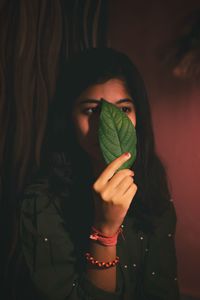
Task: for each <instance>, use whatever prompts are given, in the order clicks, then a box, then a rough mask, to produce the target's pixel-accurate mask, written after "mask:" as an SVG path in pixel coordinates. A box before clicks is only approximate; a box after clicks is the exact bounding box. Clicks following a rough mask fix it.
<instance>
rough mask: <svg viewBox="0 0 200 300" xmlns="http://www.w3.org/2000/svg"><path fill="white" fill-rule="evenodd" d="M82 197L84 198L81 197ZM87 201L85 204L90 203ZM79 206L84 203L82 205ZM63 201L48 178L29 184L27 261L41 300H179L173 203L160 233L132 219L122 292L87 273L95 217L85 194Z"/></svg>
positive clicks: (122, 251)
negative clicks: (96, 282)
mask: <svg viewBox="0 0 200 300" xmlns="http://www.w3.org/2000/svg"><path fill="white" fill-rule="evenodd" d="M77 197H79V199H77ZM84 201H85V202H84ZM77 203H81V204H80V206H79V204H77ZM64 204H65V205H64V207H65V209H64V208H63V199H61V197H60V196H58V195H55V194H52V193H51V187H50V185H49V182H48V180H47V179H42V180H40V181H38V182H36V183H34V184H32V185H30V186H28V187H27V188H26V190H25V193H24V198H23V200H22V202H21V207H20V212H21V213H20V239H21V248H22V253H23V257H24V261H25V263H26V265H27V267H28V270H29V274H30V275H29V276H30V282H31V284H32V287H33V290H34V291H35V292H36V294H37V295H38V296H37V297H38V298H37V299H48V300H64V299H69V300H89V299H90V300H92V299H93V300H178V299H180V298H179V288H178V280H177V261H176V251H175V243H174V235H175V226H176V214H175V210H174V206H173V203H172V202H169V207H168V209H166V210H165V212H164V213H163V214H162V215H161V216H159V217H157V218H156V219H155V224H156V226H155V230H154V231H153V232H149V233H146V232H143V231H141V230H138V229H136V227H135V226H134V216H129V215H127V216H126V218H125V219H124V222H123V224H122V229H123V235H120V236H119V238H118V243H117V255H118V256H119V257H120V262H119V264H118V266H117V288H116V292H114V293H109V292H106V291H104V290H101V289H99V288H98V287H96V286H95V285H93V284H92V283H91V282H90V281H89V280H88V279H87V276H86V273H85V264H86V262H85V259H84V253H85V252H86V251H87V247H88V236H89V232H90V226H91V222H92V221H91V220H92V218H91V216H90V215H89V214H88V215H87V214H86V212H88V211H89V208H88V206H87V204H86V200H85V195H84V194H83V193H82V192H81V193H80V191H79V193H78V194H77V195H76V193H75V194H73V196H72V195H70V194H69V195H68V196H66V198H65V197H64Z"/></svg>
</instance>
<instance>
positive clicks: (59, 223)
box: [20, 48, 179, 300]
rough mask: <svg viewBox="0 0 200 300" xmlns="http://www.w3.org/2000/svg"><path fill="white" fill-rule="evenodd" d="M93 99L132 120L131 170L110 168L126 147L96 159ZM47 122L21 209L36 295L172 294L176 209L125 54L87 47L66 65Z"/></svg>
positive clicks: (171, 296)
mask: <svg viewBox="0 0 200 300" xmlns="http://www.w3.org/2000/svg"><path fill="white" fill-rule="evenodd" d="M101 99H105V100H106V101H108V102H110V103H112V104H114V105H115V106H116V107H118V108H119V109H120V110H122V111H123V112H124V113H125V114H127V116H128V117H129V119H130V120H131V122H132V124H133V125H134V127H135V128H136V133H137V157H136V160H135V162H134V164H133V166H132V167H131V169H124V170H120V171H119V170H118V168H119V167H120V166H121V165H122V164H123V163H124V162H125V161H127V160H128V159H130V154H129V153H123V154H122V155H121V156H120V157H117V158H116V159H115V160H113V161H112V162H111V163H110V164H108V165H106V163H105V162H104V159H103V156H102V153H101V151H100V147H99V142H98V124H99V112H100V110H101V101H100V100H101ZM48 123H49V125H48V126H47V134H46V139H45V142H44V148H43V162H45V163H44V164H43V167H42V169H41V171H40V172H39V173H38V174H37V176H36V178H35V180H34V181H33V183H31V184H29V185H27V188H26V190H25V193H24V198H23V199H22V202H21V208H20V211H21V230H20V237H21V245H22V252H23V255H24V259H25V263H26V265H27V267H28V270H29V274H30V278H31V282H32V285H33V287H34V291H35V292H36V294H37V297H41V299H52V300H53V299H54V300H57V299H59V300H61V299H69V300H72V299H73V300H78V299H99V300H101V299H104V300H105V299H108V300H110V299H120V300H122V299H123V300H129V299H138V300H140V299H141V300H142V299H148V300H150V299H154V300H155V299H170V300H173V299H179V289H178V284H177V269H176V252H175V246H174V233H175V225H176V214H175V210H174V206H173V203H172V202H171V201H170V193H169V190H168V186H167V179H166V174H165V171H164V168H163V165H162V164H161V162H160V160H159V158H158V156H157V155H156V153H155V146H154V138H153V132H152V124H151V117H150V111H149V104H148V102H147V97H146V92H145V87H144V84H143V81H142V79H141V77H140V75H139V73H138V71H137V69H136V68H135V66H134V65H133V64H132V62H131V61H130V60H129V58H128V57H127V56H126V55H124V54H122V53H120V52H117V51H115V50H113V49H107V48H104V49H88V50H85V51H83V52H82V53H80V54H79V55H77V56H76V57H75V58H74V59H73V60H71V61H70V62H68V63H67V64H66V65H64V66H63V68H62V70H61V73H60V76H59V78H58V85H57V91H56V94H55V100H54V102H53V104H52V106H51V108H50V112H49V122H48ZM47 158H48V159H47Z"/></svg>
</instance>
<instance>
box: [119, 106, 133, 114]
mask: <svg viewBox="0 0 200 300" xmlns="http://www.w3.org/2000/svg"><path fill="white" fill-rule="evenodd" d="M120 108H121V110H122V111H123V112H124V113H130V112H131V107H127V106H123V107H120Z"/></svg>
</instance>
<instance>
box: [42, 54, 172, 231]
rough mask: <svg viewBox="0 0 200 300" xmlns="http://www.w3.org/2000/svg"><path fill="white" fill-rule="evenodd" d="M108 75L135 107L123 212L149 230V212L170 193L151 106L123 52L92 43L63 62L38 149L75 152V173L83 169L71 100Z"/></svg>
mask: <svg viewBox="0 0 200 300" xmlns="http://www.w3.org/2000/svg"><path fill="white" fill-rule="evenodd" d="M112 78H118V79H121V80H123V82H124V84H125V86H126V88H127V90H128V91H129V93H130V95H131V96H132V99H133V101H134V105H135V109H136V119H137V125H136V132H137V140H138V141H137V158H136V161H135V163H134V165H133V169H134V172H135V182H136V184H137V185H138V191H137V193H136V196H135V199H134V201H133V202H132V205H131V207H130V209H129V212H128V214H130V215H131V214H134V215H135V219H136V220H137V224H138V226H139V227H140V228H142V230H150V229H151V228H152V225H153V222H152V220H153V219H154V217H156V216H159V215H160V214H162V213H163V212H164V210H165V209H166V208H167V207H168V205H169V203H170V202H169V200H170V192H169V188H168V183H167V178H166V172H165V169H164V167H163V164H162V163H161V161H160V159H159V157H158V155H157V154H156V151H155V142H154V135H153V129H152V121H151V114H150V107H149V103H148V99H147V93H146V89H145V86H144V82H143V80H142V77H141V75H140V73H139V72H138V70H137V68H136V66H135V65H134V64H133V63H132V61H131V60H130V59H129V58H128V57H127V55H125V54H123V53H121V52H118V51H116V50H114V49H111V48H98V49H97V48H92V49H87V50H84V51H83V52H81V53H79V54H78V55H76V57H74V58H73V59H71V60H70V61H69V62H68V63H66V64H64V65H63V67H62V69H61V72H60V76H59V78H58V85H57V90H56V94H55V99H54V101H53V104H52V106H51V108H50V111H49V123H48V124H49V125H48V126H47V133H46V141H45V143H44V145H45V146H44V149H43V150H44V153H45V157H47V156H48V157H49V154H52V153H61V152H62V153H68V155H69V156H70V155H71V157H73V154H74V153H76V158H78V164H77V168H78V172H79V175H80V172H81V170H84V172H87V170H88V168H87V165H86V163H85V162H86V161H87V159H86V155H85V153H84V152H83V151H82V150H81V149H80V148H79V146H78V144H77V143H76V140H75V139H74V133H73V125H72V122H71V111H72V107H73V103H74V100H75V99H76V98H77V97H78V96H79V95H80V94H81V92H83V91H84V90H85V89H86V88H88V87H89V86H91V85H93V84H97V83H103V82H106V81H107V80H109V79H112ZM76 151H78V152H76ZM77 153H79V155H77ZM47 154H48V155H47ZM76 162H77V159H76ZM60 165H61V164H60ZM80 166H81V167H80Z"/></svg>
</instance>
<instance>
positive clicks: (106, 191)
mask: <svg viewBox="0 0 200 300" xmlns="http://www.w3.org/2000/svg"><path fill="white" fill-rule="evenodd" d="M129 158H130V156H129V155H128V154H127V153H124V154H122V155H121V156H119V157H118V158H116V159H115V160H114V161H112V162H111V163H110V164H109V165H108V166H107V167H106V169H105V170H104V171H103V172H102V173H101V174H100V176H99V177H98V178H97V180H96V181H95V182H94V184H93V187H92V188H93V196H94V201H95V216H94V226H95V227H96V228H98V229H99V230H100V231H101V232H102V233H104V234H105V235H108V236H111V235H113V234H115V233H116V231H117V230H118V229H119V226H120V225H121V224H122V222H123V220H124V217H125V216H126V213H127V211H128V208H129V206H130V204H131V202H132V199H133V197H134V195H135V193H136V191H137V186H136V184H135V183H134V180H133V176H134V173H133V171H132V170H130V169H123V170H120V171H118V172H117V173H115V172H116V171H117V169H118V168H119V167H120V166H121V165H123V163H124V162H125V161H127V160H128V159H129Z"/></svg>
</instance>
